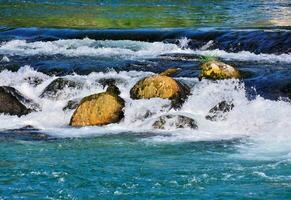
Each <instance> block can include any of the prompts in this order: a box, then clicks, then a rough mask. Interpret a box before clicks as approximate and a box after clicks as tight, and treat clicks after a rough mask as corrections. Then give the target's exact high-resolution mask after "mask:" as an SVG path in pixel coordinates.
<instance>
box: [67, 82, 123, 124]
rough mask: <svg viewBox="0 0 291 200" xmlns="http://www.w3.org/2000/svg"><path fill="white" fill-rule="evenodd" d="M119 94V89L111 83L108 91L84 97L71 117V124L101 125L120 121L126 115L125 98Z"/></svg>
mask: <svg viewBox="0 0 291 200" xmlns="http://www.w3.org/2000/svg"><path fill="white" fill-rule="evenodd" d="M119 94H120V91H119V89H118V88H117V87H116V86H113V85H111V86H109V87H108V88H107V90H106V92H102V93H99V94H93V95H90V96H87V97H85V98H83V99H82V101H81V102H80V104H79V106H78V107H77V109H76V110H75V112H74V114H73V116H72V118H71V121H70V126H75V127H80V126H101V125H106V124H110V123H116V122H119V121H120V120H121V119H122V118H123V116H124V114H123V108H124V100H123V99H122V98H121V97H119V96H118V95H119Z"/></svg>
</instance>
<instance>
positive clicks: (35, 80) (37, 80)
mask: <svg viewBox="0 0 291 200" xmlns="http://www.w3.org/2000/svg"><path fill="white" fill-rule="evenodd" d="M24 80H25V81H26V82H28V84H30V85H32V86H38V85H40V84H41V83H43V79H41V78H39V77H36V76H29V77H26V78H25V79H24Z"/></svg>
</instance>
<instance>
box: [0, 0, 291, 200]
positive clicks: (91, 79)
mask: <svg viewBox="0 0 291 200" xmlns="http://www.w3.org/2000/svg"><path fill="white" fill-rule="evenodd" d="M40 2H41V1H1V0H0V25H2V26H1V27H0V86H2V85H6V86H12V87H14V88H16V89H17V90H19V91H20V92H21V93H22V94H23V95H24V96H26V97H28V98H30V99H32V100H33V101H34V102H36V103H38V104H39V105H40V107H41V111H38V112H33V113H31V114H28V115H26V116H22V117H16V116H8V115H3V114H2V115H0V200H2V199H290V197H291V173H290V172H291V168H290V166H291V165H290V164H291V162H290V161H291V147H290V143H291V132H290V130H291V121H290V119H291V103H290V102H291V101H290V98H291V55H290V51H291V47H290V44H291V31H290V27H289V26H290V24H288V23H289V21H291V20H289V17H290V14H289V13H290V3H289V2H288V1H272V2H269V1H268V2H267V1H257V2H255V3H254V2H251V1H243V2H235V1H211V2H210V1H195V2H194V1H179V2H178V1H159V3H158V6H157V5H156V1H155V2H153V1H147V2H146V3H138V2H136V1H125V2H119V1H111V2H110V3H108V2H107V1H98V2H97V3H96V2H95V1H94V2H93V1H66V2H64V1H58V2H52V1H43V2H41V3H42V4H40ZM181 10H183V12H182V11H181ZM243 10H248V11H249V12H248V13H246V12H242V11H243ZM85 11H86V12H85ZM109 11H110V12H109ZM129 11H130V12H129ZM108 13H110V15H109V14H108ZM157 13H158V14H159V15H157ZM210 13H211V15H210ZM36 16H37V17H36ZM202 16H203V17H202ZM97 18H98V20H96V19H97ZM77 19H78V20H77ZM85 19H86V20H85ZM97 22H98V23H97ZM283 22H284V23H283ZM31 26H37V27H45V28H31ZM12 27H29V28H12ZM48 27H66V28H67V29H52V28H48ZM73 27H75V28H78V29H72V28H73ZM92 27H93V28H114V29H103V30H102V29H87V28H92ZM163 27H164V28H163ZM177 27H178V28H177ZM81 28H86V29H81ZM121 28H126V29H121ZM141 28H142V29H141ZM201 55H211V56H215V57H217V58H218V59H219V60H222V61H225V62H227V63H230V64H233V65H235V66H236V67H237V68H238V70H240V72H241V73H242V75H243V78H242V79H241V80H221V81H210V80H202V81H199V80H198V76H199V72H200V67H199V65H200V62H199V59H200V56H201ZM169 67H177V68H180V69H181V70H180V71H179V72H178V73H177V74H176V75H175V78H176V79H177V80H179V81H181V82H183V83H185V84H187V85H188V86H189V87H190V89H191V95H190V96H189V97H188V99H187V101H186V102H185V103H184V104H183V106H182V107H181V109H180V110H174V109H171V106H170V102H169V101H168V100H161V99H158V98H157V99H151V100H132V99H131V98H130V95H129V90H130V88H132V86H133V85H134V84H135V83H136V82H137V81H138V80H140V79H141V78H143V77H146V76H149V75H152V74H157V73H160V72H162V71H163V70H165V69H167V68H169ZM59 77H62V78H68V79H70V80H74V81H78V82H79V83H81V85H82V87H81V88H64V89H63V90H61V91H59V92H58V93H57V97H56V98H55V99H50V98H48V97H40V95H41V94H42V92H43V90H44V89H45V87H46V86H48V85H49V84H50V83H51V82H52V81H53V80H55V79H56V78H59ZM111 78H114V79H116V84H117V86H118V87H119V88H120V90H121V97H122V98H124V99H125V101H126V105H125V109H124V113H125V117H124V119H123V120H122V121H121V122H119V123H117V124H111V125H107V126H103V127H84V128H71V127H69V126H68V123H69V121H70V118H71V115H72V113H73V110H68V111H63V107H64V106H65V105H66V104H67V102H68V101H69V100H74V99H80V98H82V97H84V96H87V95H90V94H93V93H98V92H102V91H104V90H105V89H106V87H104V86H103V85H102V84H100V81H102V80H104V79H111ZM223 100H227V101H229V100H231V101H232V102H233V104H234V109H233V110H232V111H231V112H229V113H228V114H227V116H226V119H225V120H218V121H209V120H206V119H205V116H206V115H207V113H208V111H209V110H210V109H211V108H212V107H213V106H215V105H216V104H217V103H219V102H221V101H223ZM149 111H150V113H152V115H151V116H148V117H145V115H146V113H148V112H149ZM169 113H170V114H183V115H186V116H189V117H192V118H194V119H195V120H196V121H197V125H198V129H197V130H190V129H187V128H185V129H176V128H174V127H171V126H167V127H166V129H165V130H155V129H153V127H152V125H153V123H154V122H155V120H156V119H157V118H158V117H159V116H161V115H164V114H169Z"/></svg>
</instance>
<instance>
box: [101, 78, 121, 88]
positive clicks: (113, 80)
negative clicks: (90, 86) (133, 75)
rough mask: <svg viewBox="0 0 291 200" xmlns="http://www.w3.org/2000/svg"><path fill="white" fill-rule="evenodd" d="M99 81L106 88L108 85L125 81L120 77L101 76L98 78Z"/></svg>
mask: <svg viewBox="0 0 291 200" xmlns="http://www.w3.org/2000/svg"><path fill="white" fill-rule="evenodd" d="M98 83H99V84H100V85H102V86H103V88H104V87H106V86H108V85H116V84H122V83H124V80H123V79H120V78H101V79H99V80H98Z"/></svg>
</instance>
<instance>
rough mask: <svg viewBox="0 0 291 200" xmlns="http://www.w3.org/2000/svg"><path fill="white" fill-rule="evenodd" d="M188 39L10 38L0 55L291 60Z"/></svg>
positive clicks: (281, 56)
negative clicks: (191, 44) (190, 45)
mask: <svg viewBox="0 0 291 200" xmlns="http://www.w3.org/2000/svg"><path fill="white" fill-rule="evenodd" d="M189 41H190V40H189V39H187V38H182V39H181V40H180V42H179V45H176V44H168V43H163V42H152V43H151V42H141V41H130V40H119V41H115V40H104V41H103V40H92V39H88V38H85V39H68V40H57V41H47V42H42V41H40V42H27V41H25V40H11V41H8V42H3V43H2V44H0V54H3V55H9V56H13V55H20V56H33V55H64V56H68V57H78V56H92V57H109V58H122V59H134V60H138V59H147V58H156V57H158V56H160V55H163V54H179V53H182V54H195V55H212V56H216V57H219V58H223V59H226V60H238V61H258V62H266V63H277V62H281V63H291V55H290V54H281V55H275V54H254V53H252V52H248V51H241V52H238V53H230V52H226V51H223V50H219V49H215V50H207V49H208V48H209V47H210V46H211V45H212V41H209V42H208V43H207V44H206V45H204V46H203V47H202V48H201V49H196V50H192V49H189V48H188V43H189Z"/></svg>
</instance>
